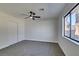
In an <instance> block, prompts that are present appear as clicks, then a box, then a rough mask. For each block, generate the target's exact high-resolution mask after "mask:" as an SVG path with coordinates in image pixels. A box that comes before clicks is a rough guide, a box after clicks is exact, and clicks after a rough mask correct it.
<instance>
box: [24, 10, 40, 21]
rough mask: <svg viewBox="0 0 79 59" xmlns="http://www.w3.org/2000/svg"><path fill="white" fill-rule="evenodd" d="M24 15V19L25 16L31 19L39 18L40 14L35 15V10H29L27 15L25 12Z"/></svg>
mask: <svg viewBox="0 0 79 59" xmlns="http://www.w3.org/2000/svg"><path fill="white" fill-rule="evenodd" d="M25 15H26V17H25V18H24V19H27V18H31V19H32V20H35V19H36V18H40V16H37V15H36V13H35V12H33V11H30V12H28V15H27V14H25Z"/></svg>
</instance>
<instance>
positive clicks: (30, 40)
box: [25, 39, 58, 43]
mask: <svg viewBox="0 0 79 59" xmlns="http://www.w3.org/2000/svg"><path fill="white" fill-rule="evenodd" d="M25 40H29V41H38V42H49V43H58V42H57V41H44V40H36V39H25Z"/></svg>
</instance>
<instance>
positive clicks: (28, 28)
mask: <svg viewBox="0 0 79 59" xmlns="http://www.w3.org/2000/svg"><path fill="white" fill-rule="evenodd" d="M57 29H58V27H57V19H45V20H42V19H40V20H32V19H26V21H25V40H34V41H44V42H54V43H56V42H57V39H58V38H57Z"/></svg>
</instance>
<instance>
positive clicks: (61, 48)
mask: <svg viewBox="0 0 79 59" xmlns="http://www.w3.org/2000/svg"><path fill="white" fill-rule="evenodd" d="M58 45H59V47H60V48H61V50H62V51H63V49H62V47H61V45H60V43H58ZM63 53H64V55H65V56H66V54H65V52H64V51H63Z"/></svg>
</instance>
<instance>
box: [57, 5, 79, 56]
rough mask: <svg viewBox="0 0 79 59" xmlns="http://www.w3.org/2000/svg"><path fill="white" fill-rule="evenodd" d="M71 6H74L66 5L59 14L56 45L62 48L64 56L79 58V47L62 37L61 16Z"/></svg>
mask: <svg viewBox="0 0 79 59" xmlns="http://www.w3.org/2000/svg"><path fill="white" fill-rule="evenodd" d="M73 6H74V4H67V6H66V7H65V9H64V10H63V11H62V12H61V13H62V14H61V15H60V17H59V24H58V26H59V31H58V43H59V45H60V47H61V48H62V50H63V52H64V53H65V55H70V56H72V55H73V56H75V55H76V56H77V55H78V56H79V46H78V45H76V44H74V43H72V42H71V41H69V40H67V39H65V38H63V37H62V16H63V15H65V14H66V13H67V11H69V10H70V9H71V8H72V7H73Z"/></svg>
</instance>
